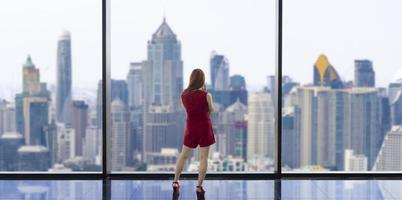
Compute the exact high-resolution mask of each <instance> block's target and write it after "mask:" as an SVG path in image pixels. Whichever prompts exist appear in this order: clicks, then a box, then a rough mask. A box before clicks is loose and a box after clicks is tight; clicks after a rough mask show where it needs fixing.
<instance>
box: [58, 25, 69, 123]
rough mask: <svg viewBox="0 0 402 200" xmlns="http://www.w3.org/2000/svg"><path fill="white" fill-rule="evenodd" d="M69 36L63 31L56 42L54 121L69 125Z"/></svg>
mask: <svg viewBox="0 0 402 200" xmlns="http://www.w3.org/2000/svg"><path fill="white" fill-rule="evenodd" d="M71 82H72V67H71V35H70V32H68V31H63V32H62V33H61V35H60V37H59V40H58V42H57V84H56V121H57V122H60V123H70V120H71V113H70V112H71V98H72V96H71V95H72V93H71Z"/></svg>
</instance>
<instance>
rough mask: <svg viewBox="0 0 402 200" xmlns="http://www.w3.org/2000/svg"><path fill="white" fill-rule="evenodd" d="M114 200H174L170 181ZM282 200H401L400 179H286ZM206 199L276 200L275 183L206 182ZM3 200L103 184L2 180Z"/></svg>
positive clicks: (142, 185) (139, 186)
mask: <svg viewBox="0 0 402 200" xmlns="http://www.w3.org/2000/svg"><path fill="white" fill-rule="evenodd" d="M111 184H112V185H111V189H112V194H111V195H112V198H111V199H113V200H123V199H124V200H126V199H144V200H164V199H169V200H170V199H172V189H171V182H170V181H120V180H119V181H117V180H116V181H112V183H111ZM180 184H181V189H180V196H179V198H178V199H186V200H187V199H190V200H194V199H196V198H195V185H196V181H192V180H191V181H190V180H186V181H181V182H180ZM281 185H282V190H281V194H282V198H281V199H305V200H307V199H308V200H310V199H325V200H326V199H350V200H357V199H364V200H366V199H368V200H377V199H402V181H400V180H387V181H385V180H348V181H343V180H283V181H282V184H281ZM204 187H205V189H206V199H207V200H215V199H217V200H226V199H233V200H236V199H241V200H246V199H252V200H253V199H268V200H269V199H274V181H233V180H219V181H217V180H207V181H206V182H205V184H204ZM0 199H1V200H5V199H7V200H10V199H21V200H54V199H55V200H57V199H60V200H70V199H71V200H77V199H83V200H92V199H93V200H95V199H96V200H97V199H102V181H0Z"/></svg>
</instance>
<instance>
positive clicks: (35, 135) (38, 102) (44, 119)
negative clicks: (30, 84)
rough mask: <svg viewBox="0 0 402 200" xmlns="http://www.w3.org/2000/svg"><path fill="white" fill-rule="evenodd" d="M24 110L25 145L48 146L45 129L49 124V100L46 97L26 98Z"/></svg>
mask: <svg viewBox="0 0 402 200" xmlns="http://www.w3.org/2000/svg"><path fill="white" fill-rule="evenodd" d="M23 108H24V109H23V113H24V114H23V116H24V130H25V132H24V138H25V144H26V145H42V146H46V137H45V128H46V127H47V125H48V123H49V117H48V116H49V100H48V99H47V98H45V97H32V96H29V97H25V98H24V101H23Z"/></svg>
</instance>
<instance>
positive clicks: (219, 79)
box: [210, 51, 229, 91]
mask: <svg viewBox="0 0 402 200" xmlns="http://www.w3.org/2000/svg"><path fill="white" fill-rule="evenodd" d="M210 67H211V83H212V88H213V89H214V90H218V91H219V90H229V61H228V59H227V58H226V57H225V56H224V55H219V54H217V53H216V52H215V51H213V52H212V53H211V58H210Z"/></svg>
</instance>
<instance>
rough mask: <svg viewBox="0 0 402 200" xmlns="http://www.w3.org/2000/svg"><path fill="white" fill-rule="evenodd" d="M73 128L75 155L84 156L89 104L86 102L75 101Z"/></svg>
mask: <svg viewBox="0 0 402 200" xmlns="http://www.w3.org/2000/svg"><path fill="white" fill-rule="evenodd" d="M71 116H72V119H71V126H72V128H74V129H75V136H76V137H75V148H76V149H75V154H76V155H77V156H82V155H83V154H82V148H83V141H84V138H85V133H86V129H87V126H88V104H86V103H85V102H84V101H73V102H72V110H71Z"/></svg>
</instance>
